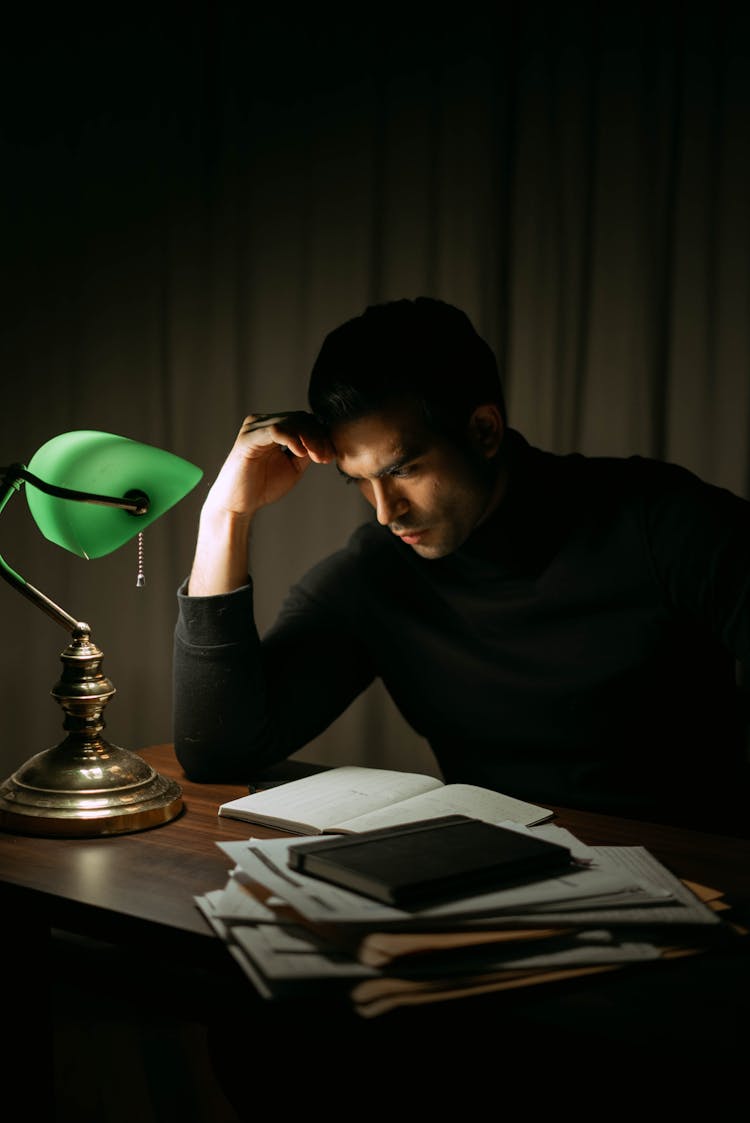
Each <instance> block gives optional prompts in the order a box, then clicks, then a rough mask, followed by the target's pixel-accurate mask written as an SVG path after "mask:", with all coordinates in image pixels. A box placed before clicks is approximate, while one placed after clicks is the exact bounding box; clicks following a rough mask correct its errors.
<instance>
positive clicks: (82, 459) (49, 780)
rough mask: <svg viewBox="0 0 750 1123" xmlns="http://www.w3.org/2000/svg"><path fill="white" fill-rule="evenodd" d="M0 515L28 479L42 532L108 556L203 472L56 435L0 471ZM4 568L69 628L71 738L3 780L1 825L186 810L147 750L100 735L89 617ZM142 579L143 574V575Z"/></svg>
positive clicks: (147, 453)
mask: <svg viewBox="0 0 750 1123" xmlns="http://www.w3.org/2000/svg"><path fill="white" fill-rule="evenodd" d="M0 474H1V475H2V483H0V512H2V510H3V509H4V507H5V506H6V504H7V503H8V501H9V499H10V498H11V496H12V495H14V494H15V493H16V492H17V491H20V490H21V489H22V488H24V486H25V491H26V498H27V501H28V505H29V509H30V511H31V514H32V516H33V518H34V520H35V522H36V524H37V526H38V527H39V529H40V530H41V532H42V534H43V535H44V536H45V538H48V539H49V540H50V541H51V542H55V543H56V544H57V545H58V546H62V547H63V549H66V550H69V551H70V552H71V553H73V554H78V556H79V557H83V558H99V557H103V556H104V555H105V554H110V553H112V552H113V551H114V550H117V549H118V548H119V547H120V546H122V545H124V544H125V543H126V542H129V541H130V540H131V539H133V538H135V537H136V535H138V534H139V533H140V532H141V531H143V530H144V529H145V528H146V527H147V526H149V524H150V523H152V522H154V520H155V519H158V518H159V516H160V515H163V514H164V512H165V511H168V510H169V508H170V507H173V506H174V505H175V504H176V503H178V502H179V501H180V500H181V499H183V498H184V497H185V496H186V495H187V494H188V492H189V491H191V490H192V489H193V488H194V487H195V485H196V484H197V483H198V481H199V480H200V479H201V477H202V475H203V473H202V471H201V470H200V468H197V467H196V466H195V465H194V464H190V463H189V462H188V461H187V460H182V459H181V458H180V457H179V456H174V455H173V454H172V453H170V452H165V451H163V450H162V449H158V448H153V447H152V446H151V445H144V444H139V443H138V442H137V441H132V440H130V439H128V438H127V437H118V436H114V435H113V434H111V433H99V432H95V431H91V430H81V431H78V432H73V433H63V434H62V435H61V436H59V437H54V438H53V439H52V440H51V441H48V442H47V444H45V445H43V446H42V448H40V449H39V451H38V452H37V453H36V454H35V455H34V456H33V457H32V459H31V460H30V461H29V464H28V467H27V466H25V465H23V464H12V465H11V466H10V467H8V468H5V469H0ZM0 577H2V578H4V580H6V581H7V582H8V583H9V584H10V585H12V586H13V588H15V589H16V590H17V591H18V592H20V593H21V594H22V595H23V596H25V597H27V598H28V599H29V600H31V601H32V602H33V603H34V604H36V605H37V607H38V608H40V609H42V611H43V612H45V613H46V614H47V615H48V616H50V617H51V618H52V619H53V620H55V621H56V622H57V623H58V624H60V625H61V626H62V627H63V628H65V629H66V630H67V631H68V632H70V633H71V641H70V643H69V644H68V646H67V647H66V648H65V650H64V651H63V652H61V654H60V659H61V660H62V664H63V669H62V673H61V676H60V680H59V681H58V683H57V684H56V685H55V686H54V687H53V689H52V696H53V698H55V700H56V701H57V702H59V704H60V705H61V706H62V708H63V710H64V712H65V720H64V723H63V728H64V729H65V731H66V733H67V736H66V737H65V738H64V740H62V741H61V742H60V744H58V745H56V746H54V747H53V748H50V749H47V750H45V751H44V752H41V753H38V754H37V755H36V756H34V757H32V758H31V759H30V760H28V761H27V762H26V763H25V764H24V765H22V766H21V768H19V769H18V770H17V771H16V772H15V773H14V774H13V775H12V776H11V777H10V778H9V779H8V780H6V781H5V783H4V784H2V785H1V786H0V829H3V830H10V831H16V832H19V833H22V834H33V835H46V836H48V837H57V838H59V837H79V838H80V837H94V836H99V835H111V834H122V833H125V832H130V831H140V830H144V829H146V828H147V827H155V826H158V825H159V824H160V823H166V822H168V821H169V820H170V819H174V818H175V816H176V815H178V814H179V813H180V811H181V810H182V791H181V789H180V787H179V785H178V784H176V783H175V782H174V781H173V780H168V779H166V778H165V777H163V776H160V775H159V774H158V773H157V772H155V771H154V769H153V768H152V767H151V766H150V765H149V764H148V763H147V762H146V761H145V760H143V758H142V757H140V756H138V755H137V754H136V753H132V752H129V751H128V750H126V749H122V748H119V747H118V746H116V745H112V744H110V743H109V742H108V741H106V740H104V738H103V737H102V735H101V733H102V729H103V728H104V724H105V723H104V720H103V718H102V711H103V709H104V707H105V705H106V704H107V702H108V701H109V699H110V698H111V697H112V695H113V694H114V693H115V688H114V686H113V685H112V683H111V682H110V680H109V679H108V678H106V677H105V676H104V675H103V674H102V671H101V663H102V652H101V651H100V650H99V648H98V647H97V646H96V645H95V644H94V643H93V642H92V639H91V628H90V627H89V625H88V624H86V623H84V622H83V621H81V620H76V619H75V617H73V616H71V615H70V614H69V613H67V612H65V610H64V609H62V608H60V606H59V605H57V604H55V602H54V601H52V600H50V599H49V597H47V596H46V595H45V594H44V593H42V592H40V590H39V589H36V588H34V586H33V585H30V584H29V583H28V582H27V581H25V580H24V578H23V577H21V576H20V574H18V573H16V572H15V571H14V570H13V569H11V568H10V566H9V565H8V564H7V563H6V562H5V561H4V559H3V558H2V557H0ZM139 583H140V578H139Z"/></svg>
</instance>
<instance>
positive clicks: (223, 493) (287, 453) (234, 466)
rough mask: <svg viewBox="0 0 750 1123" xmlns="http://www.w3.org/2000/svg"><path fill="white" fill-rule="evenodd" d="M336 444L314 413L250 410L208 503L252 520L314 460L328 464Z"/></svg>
mask: <svg viewBox="0 0 750 1123" xmlns="http://www.w3.org/2000/svg"><path fill="white" fill-rule="evenodd" d="M333 456H334V452H333V447H332V445H331V443H330V441H329V440H328V437H327V436H326V434H325V432H324V430H323V429H322V428H321V427H320V425H318V423H317V421H316V420H315V418H314V417H313V416H312V414H309V413H303V412H301V411H300V412H296V413H286V414H252V413H251V414H250V415H249V416H248V417H246V418H245V420H244V421H243V423H242V426H241V428H240V431H239V433H238V435H237V439H236V441H235V442H234V445H233V447H232V450H231V452H230V453H229V456H228V457H227V459H226V461H225V462H224V465H223V467H222V469H221V471H220V472H219V475H218V476H217V478H216V482H215V483H214V485H213V487H212V488H211V491H210V492H209V497H208V499H207V501H206V505H207V506H210V507H211V508H212V509H213V510H225V511H229V512H231V513H232V514H234V515H239V516H244V517H247V518H250V519H252V518H253V516H254V515H255V514H256V513H257V512H258V511H259V510H260V508H261V507H265V506H267V505H268V504H269V503H275V502H276V501H277V500H278V499H282V498H283V497H284V496H285V495H286V494H287V492H289V491H291V489H292V488H293V487H294V485H295V484H296V483H298V482H299V480H300V478H301V477H302V474H303V473H304V471H305V470H306V469H307V468H308V467H309V466H310V464H311V463H312V462H315V463H316V464H327V463H328V461H329V460H332V459H333Z"/></svg>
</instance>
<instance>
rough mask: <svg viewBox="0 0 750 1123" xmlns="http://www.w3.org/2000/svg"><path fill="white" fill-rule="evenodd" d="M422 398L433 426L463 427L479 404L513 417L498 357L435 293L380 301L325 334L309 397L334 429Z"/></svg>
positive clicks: (452, 431) (453, 432)
mask: <svg viewBox="0 0 750 1123" xmlns="http://www.w3.org/2000/svg"><path fill="white" fill-rule="evenodd" d="M405 398H407V399H408V398H411V399H413V400H415V401H417V402H418V404H419V405H420V406H421V408H422V411H423V413H424V416H425V419H426V421H427V423H428V424H429V425H430V427H431V428H432V429H434V430H436V431H437V432H440V433H443V434H445V435H449V436H457V435H458V434H459V433H461V432H462V430H463V426H464V425H465V423H466V421H468V419H469V417H470V415H471V413H472V410H474V409H475V408H476V406H478V405H482V404H484V403H486V402H495V403H496V404H497V405H498V406H499V407H500V410H501V413H502V416H503V420H505V402H504V399H503V391H502V387H501V385H500V377H499V374H498V369H497V361H496V359H495V356H494V354H493V353H492V350H491V348H490V347H489V346H488V344H487V343H486V342H485V341H484V340H483V339H482V337H481V336H480V335H479V334H478V333H477V331H476V330H475V328H474V326H473V325H472V323H471V321H470V320H469V317H468V316H467V315H466V314H465V313H464V312H462V311H460V309H458V308H454V307H453V305H452V304H446V303H445V302H444V301H442V300H433V299H431V298H430V297H425V296H420V297H417V298H416V300H393V301H389V302H387V303H385V304H374V305H371V306H370V307H369V308H366V309H365V311H364V312H363V313H362V314H361V315H360V316H355V317H354V319H352V320H347V321H346V323H343V324H341V325H340V326H339V327H337V328H335V329H334V330H333V331H331V332H329V334H328V335H327V336H326V338H325V339H324V340H323V345H322V347H321V349H320V352H319V354H318V357H317V359H316V360H315V363H314V365H313V369H312V373H311V375H310V386H309V390H308V401H309V404H310V409H311V411H312V413H313V414H314V415H315V417H316V418H317V419H318V421H319V422H320V423H321V424H322V425H324V426H325V427H326V428H330V427H331V426H332V425H336V424H339V423H341V422H344V421H354V420H357V419H358V418H360V417H363V416H365V415H366V414H368V413H375V412H377V411H379V410H382V409H384V408H386V407H387V406H388V405H389V404H391V403H393V402H395V401H403V400H404V399H405Z"/></svg>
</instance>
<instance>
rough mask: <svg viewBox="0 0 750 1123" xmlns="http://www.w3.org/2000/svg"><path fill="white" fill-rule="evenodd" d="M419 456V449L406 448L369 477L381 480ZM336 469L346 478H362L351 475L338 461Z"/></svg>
mask: <svg viewBox="0 0 750 1123" xmlns="http://www.w3.org/2000/svg"><path fill="white" fill-rule="evenodd" d="M418 456H421V452H420V451H419V450H417V449H406V450H405V451H404V452H401V453H399V455H398V457H397V458H396V460H392V461H391V463H390V464H386V465H385V467H384V468H381V469H380V470H379V471H378V472H375V474H374V475H373V476H371V477H368V478H370V479H374V480H381V479H382V478H383V477H384V476H392V475H393V474H394V472H398V471H399V469H401V468H404V467H405V466H406V465H407V464H410V463H411V461H412V460H416V459H417V457H418ZM336 471H337V472H338V474H339V475H340V476H343V478H344V479H345V480H358V479H362V477H361V476H350V475H349V473H348V472H345V471H344V469H343V468H341V467H340V466H339V464H338V463H337V464H336Z"/></svg>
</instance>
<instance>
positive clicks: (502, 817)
mask: <svg viewBox="0 0 750 1123" xmlns="http://www.w3.org/2000/svg"><path fill="white" fill-rule="evenodd" d="M219 814H220V815H227V816H228V817H229V818H231V819H244V820H245V821H246V822H248V823H257V824H258V825H259V826H264V827H275V828H278V829H280V830H285V831H292V832H293V833H294V834H358V833H359V832H360V831H369V830H374V829H375V828H378V827H390V826H395V825H397V824H400V823H414V822H417V821H418V820H422V819H436V818H438V817H440V816H443V815H468V816H470V817H471V818H474V819H482V820H484V822H486V823H501V822H506V821H508V820H510V821H512V822H516V823H523V824H524V826H527V827H528V826H531V825H532V824H533V823H542V822H544V821H545V820H546V819H551V818H552V812H551V811H549V810H548V809H547V808H546V807H537V806H536V805H535V804H533V803H525V802H524V801H523V800H520V799H514V798H513V797H512V796H507V795H501V794H500V792H493V791H490V790H489V789H488V788H479V787H476V786H474V785H472V784H444V783H443V782H442V780H437V779H436V778H435V777H434V776H422V775H419V774H418V773H415V772H394V771H391V770H389V769H387V768H363V767H360V766H356V765H346V766H344V767H342V768H330V769H328V770H327V771H325V772H318V773H315V774H314V775H312V776H305V777H304V778H303V779H301V780H292V781H291V782H290V783H288V784H282V785H281V786H280V787H277V788H271V789H269V790H268V791H260V792H253V793H252V794H251V795H243V796H241V797H240V798H239V799H233V800H230V801H229V802H228V803H222V804H221V806H220V807H219Z"/></svg>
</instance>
